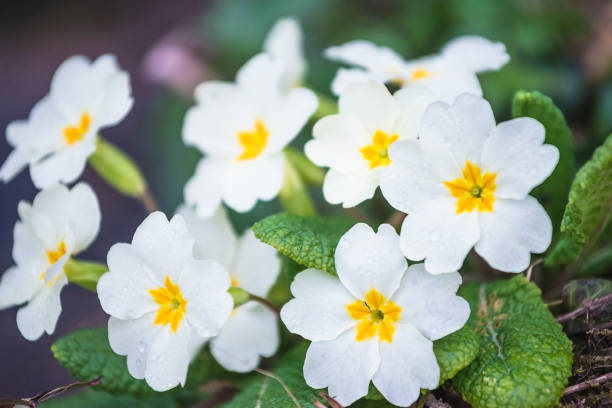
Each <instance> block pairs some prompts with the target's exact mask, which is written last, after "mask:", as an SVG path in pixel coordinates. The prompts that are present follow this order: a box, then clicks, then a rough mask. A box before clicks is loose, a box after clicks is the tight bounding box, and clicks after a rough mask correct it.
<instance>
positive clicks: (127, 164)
mask: <svg viewBox="0 0 612 408" xmlns="http://www.w3.org/2000/svg"><path fill="white" fill-rule="evenodd" d="M89 164H90V165H91V167H93V168H94V170H96V172H97V173H98V174H99V175H100V177H102V178H103V179H104V181H106V182H107V183H108V184H110V185H111V186H113V188H115V189H116V190H117V191H119V192H120V193H122V194H125V195H127V196H129V197H134V198H136V197H141V196H142V195H143V194H144V193H145V191H146V189H147V183H146V182H145V179H144V177H143V175H142V172H141V171H140V169H139V168H138V166H137V165H136V163H134V161H133V160H132V159H130V157H129V156H128V155H127V154H125V153H124V152H123V151H121V150H120V149H119V148H118V147H116V146H114V145H113V144H112V143H110V142H108V141H106V140H104V139H103V138H102V137H101V136H98V141H97V144H96V151H95V152H94V153H93V154H92V155H91V156H89Z"/></svg>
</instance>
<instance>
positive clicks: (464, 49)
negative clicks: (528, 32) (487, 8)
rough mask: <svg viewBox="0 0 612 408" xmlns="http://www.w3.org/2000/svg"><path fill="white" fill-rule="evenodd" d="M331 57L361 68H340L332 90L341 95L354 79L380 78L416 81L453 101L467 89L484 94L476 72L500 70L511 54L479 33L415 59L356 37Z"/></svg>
mask: <svg viewBox="0 0 612 408" xmlns="http://www.w3.org/2000/svg"><path fill="white" fill-rule="evenodd" d="M325 56H326V57H327V58H330V59H333V60H336V61H341V62H345V63H348V64H351V65H356V66H358V67H360V68H351V69H344V68H341V69H339V70H338V73H337V74H336V77H335V78H334V81H333V83H332V90H333V92H334V93H335V94H337V95H339V94H341V93H342V90H343V89H344V88H345V87H346V86H347V85H349V84H350V83H351V82H364V81H367V80H369V79H372V78H373V79H376V80H378V81H380V82H382V83H393V84H394V85H397V86H400V87H404V86H409V85H412V84H415V83H418V84H419V85H423V86H426V87H428V88H429V89H431V90H432V91H433V93H434V95H435V98H436V100H442V101H445V102H449V103H452V102H453V101H454V100H455V98H456V97H457V96H458V95H459V94H461V93H464V92H469V93H474V94H477V95H482V90H481V88H480V83H479V82H478V78H477V77H476V74H477V73H479V72H484V71H491V70H498V69H500V68H501V67H502V66H504V65H505V64H506V63H507V62H508V60H509V59H510V57H509V56H508V54H507V53H506V47H505V46H504V44H502V43H499V42H498V43H493V42H491V41H489V40H487V39H485V38H482V37H477V36H464V37H458V38H456V39H454V40H452V41H450V42H449V43H447V44H446V45H445V46H444V48H442V51H441V52H440V54H438V55H431V56H426V57H421V58H418V59H414V60H411V61H404V59H403V58H402V57H401V56H400V55H398V54H397V53H395V52H394V51H393V50H391V49H389V48H386V47H378V46H376V45H374V44H372V43H370V42H367V41H362V40H355V41H351V42H348V43H346V44H343V45H340V46H335V47H330V48H328V49H327V50H325Z"/></svg>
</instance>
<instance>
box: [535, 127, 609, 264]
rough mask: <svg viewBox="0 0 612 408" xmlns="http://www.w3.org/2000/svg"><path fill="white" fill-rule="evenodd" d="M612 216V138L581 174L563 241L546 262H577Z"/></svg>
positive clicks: (564, 223)
mask: <svg viewBox="0 0 612 408" xmlns="http://www.w3.org/2000/svg"><path fill="white" fill-rule="evenodd" d="M610 212H612V135H610V136H609V137H608V139H607V140H606V141H605V142H604V144H603V145H601V146H600V147H598V148H597V149H596V150H595V153H594V154H593V157H592V158H591V160H589V161H588V162H586V163H585V164H584V166H582V167H581V168H580V170H578V173H577V174H576V178H575V179H574V182H573V183H572V188H571V190H570V193H569V200H568V202H567V206H566V207H565V213H564V215H563V220H562V221H561V240H560V241H559V242H558V243H557V245H556V246H555V248H554V250H553V251H552V252H551V253H550V255H549V256H548V257H547V258H546V264H547V265H550V266H555V265H559V264H566V263H570V262H574V261H576V260H577V259H578V258H579V257H580V254H581V253H582V252H583V251H584V248H585V246H587V244H588V243H589V242H596V240H597V237H598V236H599V235H600V233H601V231H603V229H604V228H605V226H606V224H607V222H608V219H609V218H610Z"/></svg>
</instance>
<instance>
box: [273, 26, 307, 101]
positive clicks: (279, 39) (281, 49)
mask: <svg viewBox="0 0 612 408" xmlns="http://www.w3.org/2000/svg"><path fill="white" fill-rule="evenodd" d="M303 47H304V35H303V33H302V29H301V27H300V23H299V21H298V20H297V19H296V18H293V17H284V18H281V19H279V20H278V21H276V23H274V26H273V27H272V28H271V29H270V32H269V33H268V35H267V37H266V39H265V41H264V46H263V49H264V51H265V52H267V53H268V54H270V55H271V56H272V58H274V59H276V60H280V61H282V62H283V63H284V64H285V72H284V75H283V77H282V81H281V88H282V89H290V88H292V87H294V86H298V85H299V84H300V83H301V82H302V81H303V79H304V74H305V73H306V60H305V58H304V55H303V54H304V50H303Z"/></svg>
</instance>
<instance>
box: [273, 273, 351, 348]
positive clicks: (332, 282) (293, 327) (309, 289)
mask: <svg viewBox="0 0 612 408" xmlns="http://www.w3.org/2000/svg"><path fill="white" fill-rule="evenodd" d="M291 293H292V294H293V296H295V299H292V300H290V301H289V302H287V303H285V305H284V306H283V308H282V309H281V319H282V321H283V323H284V324H285V326H287V329H289V331H290V332H291V333H296V334H299V335H300V336H302V337H304V338H306V339H308V340H312V341H321V340H332V339H335V338H336V337H338V335H339V334H340V333H342V332H343V331H345V330H347V329H349V328H351V327H353V326H355V325H356V321H355V320H353V318H352V317H351V316H350V315H349V313H348V311H347V309H346V307H347V305H349V304H350V303H352V302H354V301H355V298H354V297H353V296H352V295H351V294H350V293H349V292H348V291H347V290H346V289H345V287H344V286H343V285H342V283H341V282H340V281H339V280H338V279H337V278H336V277H334V276H331V275H330V274H328V273H327V272H323V271H319V270H317V269H306V270H305V271H302V272H300V273H298V274H297V275H296V277H295V279H294V280H293V283H292V284H291Z"/></svg>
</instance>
